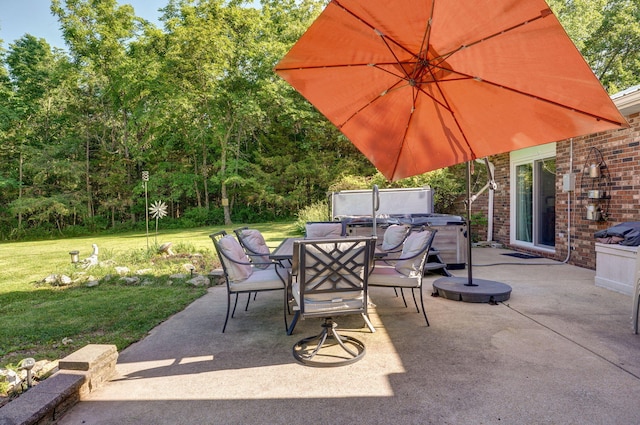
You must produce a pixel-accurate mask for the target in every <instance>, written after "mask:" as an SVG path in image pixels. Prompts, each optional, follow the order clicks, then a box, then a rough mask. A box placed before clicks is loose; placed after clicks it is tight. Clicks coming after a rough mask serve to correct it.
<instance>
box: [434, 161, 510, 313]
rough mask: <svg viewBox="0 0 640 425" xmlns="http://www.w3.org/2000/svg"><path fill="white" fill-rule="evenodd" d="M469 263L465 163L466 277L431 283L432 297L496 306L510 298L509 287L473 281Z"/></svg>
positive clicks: (445, 278)
mask: <svg viewBox="0 0 640 425" xmlns="http://www.w3.org/2000/svg"><path fill="white" fill-rule="evenodd" d="M472 263H473V262H472V261H471V161H468V162H467V277H466V278H465V277H462V276H461V277H456V276H447V277H442V278H440V279H436V280H435V281H434V282H433V289H434V293H433V295H435V296H439V297H444V298H447V299H450V300H456V301H466V302H472V303H483V302H488V303H490V304H496V303H498V302H500V301H506V300H508V299H509V297H510V296H511V286H509V285H507V284H505V283H502V282H496V281H493V280H487V279H474V278H473V266H472Z"/></svg>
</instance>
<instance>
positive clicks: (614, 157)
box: [472, 113, 640, 269]
mask: <svg viewBox="0 0 640 425" xmlns="http://www.w3.org/2000/svg"><path fill="white" fill-rule="evenodd" d="M626 118H627V121H628V122H629V124H630V125H631V128H629V129H623V130H616V131H610V132H604V133H596V134H592V135H589V136H585V137H578V138H574V139H573V140H572V141H571V140H565V141H561V142H558V143H557V144H556V232H555V234H556V245H555V255H549V254H544V253H542V255H545V256H548V257H550V258H554V259H556V260H560V261H562V260H564V259H565V258H566V257H567V220H568V212H567V209H568V205H569V202H570V203H571V210H570V214H571V246H572V247H573V250H572V252H571V256H570V260H569V263H570V264H574V265H577V266H580V267H586V268H590V269H595V246H594V244H595V240H594V237H593V234H594V233H595V232H596V231H598V230H602V229H606V228H608V227H611V226H613V225H615V224H618V223H622V222H626V221H640V114H638V113H636V114H633V115H630V116H627V117H626ZM592 148H597V149H598V150H599V151H600V153H601V155H602V159H603V161H604V163H605V164H606V167H607V169H606V170H605V172H608V174H609V176H610V182H611V184H610V188H608V189H607V192H608V194H609V195H610V197H611V199H610V201H609V202H608V217H607V220H606V221H602V222H597V221H590V220H587V219H586V211H587V208H586V206H587V204H589V203H590V202H592V201H591V200H589V199H588V198H587V191H588V190H589V189H591V188H593V187H592V184H593V180H591V179H590V178H589V177H588V169H585V166H586V165H588V164H587V157H588V156H589V154H590V153H591V154H592V157H593V153H594V151H593V150H592ZM572 152H573V154H571V153H572ZM571 157H573V163H572V165H571V166H570V164H571ZM490 161H491V162H492V163H493V164H494V165H495V166H496V173H495V179H496V182H497V183H498V190H497V191H496V192H495V196H494V213H493V214H494V219H493V240H494V241H496V242H500V243H502V244H504V245H507V246H508V245H509V240H510V234H509V231H510V226H509V219H510V217H509V208H510V197H509V196H510V192H509V190H510V187H509V179H510V176H509V154H502V155H496V156H493V157H491V158H490ZM589 162H592V158H590V159H589ZM571 171H572V172H573V173H575V174H576V190H575V192H573V193H571V194H570V200H569V199H568V197H569V194H567V193H566V192H563V191H562V176H563V175H564V174H566V173H568V172H571ZM487 199H488V194H487V193H486V192H485V193H484V194H483V195H482V196H480V197H479V198H478V200H477V201H476V202H474V203H473V205H472V213H478V212H481V213H483V214H484V215H485V216H486V215H487ZM605 204H606V202H605ZM478 232H479V234H480V237H479V239H480V240H486V228H484V229H479V230H478ZM518 250H521V251H522V249H520V248H518ZM538 254H541V253H538Z"/></svg>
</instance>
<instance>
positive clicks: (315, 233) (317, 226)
mask: <svg viewBox="0 0 640 425" xmlns="http://www.w3.org/2000/svg"><path fill="white" fill-rule="evenodd" d="M341 236H345V228H344V225H343V224H342V222H339V221H309V222H307V223H306V224H305V238H306V239H321V238H339V237H341Z"/></svg>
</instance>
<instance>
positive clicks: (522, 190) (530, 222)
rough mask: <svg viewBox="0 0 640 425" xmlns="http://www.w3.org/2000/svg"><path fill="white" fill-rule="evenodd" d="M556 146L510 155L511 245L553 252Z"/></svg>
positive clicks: (520, 151) (538, 147) (549, 145)
mask: <svg viewBox="0 0 640 425" xmlns="http://www.w3.org/2000/svg"><path fill="white" fill-rule="evenodd" d="M555 206H556V159H555V143H550V144H548V145H543V146H537V147H533V148H528V149H522V150H519V151H516V152H512V153H511V211H510V217H511V243H512V244H514V245H521V246H525V247H535V248H540V249H548V250H553V249H554V247H555V227H556V216H555Z"/></svg>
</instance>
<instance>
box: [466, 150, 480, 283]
mask: <svg viewBox="0 0 640 425" xmlns="http://www.w3.org/2000/svg"><path fill="white" fill-rule="evenodd" d="M465 286H478V285H477V284H475V283H473V267H472V266H471V161H467V283H465Z"/></svg>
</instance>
